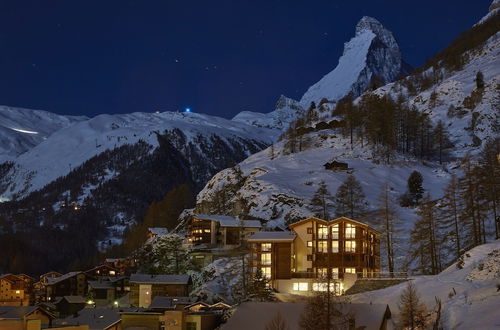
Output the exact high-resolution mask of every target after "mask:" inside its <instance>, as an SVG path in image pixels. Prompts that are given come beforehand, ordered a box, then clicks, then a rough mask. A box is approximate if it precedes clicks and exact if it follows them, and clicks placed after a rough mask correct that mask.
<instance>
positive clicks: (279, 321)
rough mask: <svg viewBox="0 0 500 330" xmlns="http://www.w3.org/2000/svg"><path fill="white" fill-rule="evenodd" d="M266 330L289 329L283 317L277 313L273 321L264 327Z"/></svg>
mask: <svg viewBox="0 0 500 330" xmlns="http://www.w3.org/2000/svg"><path fill="white" fill-rule="evenodd" d="M266 330H290V327H289V326H288V323H287V322H286V320H285V319H284V318H283V316H281V313H280V312H277V313H276V314H275V315H274V317H273V319H272V320H271V321H269V323H268V324H267V325H266Z"/></svg>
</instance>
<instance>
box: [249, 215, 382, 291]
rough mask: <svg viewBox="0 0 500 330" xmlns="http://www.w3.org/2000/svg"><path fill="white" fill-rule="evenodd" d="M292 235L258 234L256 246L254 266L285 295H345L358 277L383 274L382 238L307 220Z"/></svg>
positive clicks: (344, 224)
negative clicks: (328, 287)
mask: <svg viewBox="0 0 500 330" xmlns="http://www.w3.org/2000/svg"><path fill="white" fill-rule="evenodd" d="M289 227H290V230H291V231H290V232H259V233H256V234H254V235H253V236H252V237H250V238H249V239H248V242H249V243H251V244H252V253H251V260H250V262H251V264H252V267H253V270H254V271H256V270H257V269H260V270H261V271H262V274H263V275H264V276H266V277H268V278H269V279H270V280H271V284H272V286H273V288H275V289H276V290H278V291H280V292H288V293H296V294H306V293H308V292H311V291H323V290H325V288H326V285H327V284H326V282H327V281H328V280H329V281H330V282H331V283H330V286H331V287H330V288H331V289H332V290H334V291H335V292H337V293H338V294H341V293H342V292H344V291H345V290H347V289H348V288H349V287H350V286H352V285H353V284H354V282H355V281H356V279H357V277H359V276H364V277H367V276H369V275H370V274H373V273H377V272H379V271H380V234H379V233H378V232H377V231H376V230H374V229H372V228H370V227H369V226H368V225H366V224H364V223H361V222H358V221H355V220H352V219H348V218H344V217H342V218H337V219H334V220H331V221H326V220H322V219H318V218H315V217H311V218H307V219H304V220H301V221H299V222H296V223H294V224H291V225H290V226H289Z"/></svg>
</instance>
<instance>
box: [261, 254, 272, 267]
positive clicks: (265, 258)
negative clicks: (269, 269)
mask: <svg viewBox="0 0 500 330" xmlns="http://www.w3.org/2000/svg"><path fill="white" fill-rule="evenodd" d="M260 263H261V264H262V265H270V264H271V253H262V254H261V255H260Z"/></svg>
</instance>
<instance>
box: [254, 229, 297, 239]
mask: <svg viewBox="0 0 500 330" xmlns="http://www.w3.org/2000/svg"><path fill="white" fill-rule="evenodd" d="M294 239H295V233H293V232H290V231H259V232H256V233H255V234H253V235H252V236H250V238H249V239H248V241H249V242H259V241H281V242H292V241H293V240H294Z"/></svg>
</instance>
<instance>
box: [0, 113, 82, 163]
mask: <svg viewBox="0 0 500 330" xmlns="http://www.w3.org/2000/svg"><path fill="white" fill-rule="evenodd" d="M86 119H88V118H87V117H84V116H79V117H76V116H61V115H57V114H55V113H51V112H47V111H41V110H29V109H22V108H13V107H6V106H0V163H2V162H4V161H7V160H12V159H14V158H15V157H17V156H18V155H20V154H22V153H23V152H26V151H28V150H30V149H31V148H33V147H34V146H36V145H38V144H40V143H41V142H43V141H44V140H45V139H47V138H48V137H49V136H50V135H51V134H52V133H54V132H55V131H57V130H59V129H61V128H64V127H68V126H70V125H72V124H74V123H77V122H80V121H83V120H86Z"/></svg>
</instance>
